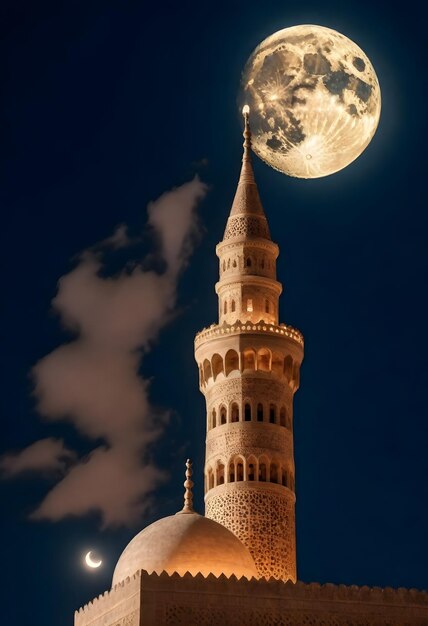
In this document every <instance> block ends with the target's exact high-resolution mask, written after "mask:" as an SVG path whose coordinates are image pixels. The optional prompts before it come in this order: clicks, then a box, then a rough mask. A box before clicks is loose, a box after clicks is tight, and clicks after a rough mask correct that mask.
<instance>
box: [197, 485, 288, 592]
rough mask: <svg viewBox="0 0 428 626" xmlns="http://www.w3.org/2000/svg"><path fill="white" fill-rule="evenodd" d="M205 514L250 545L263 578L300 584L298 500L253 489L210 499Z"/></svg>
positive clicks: (249, 547) (214, 496) (230, 492)
mask: <svg viewBox="0 0 428 626" xmlns="http://www.w3.org/2000/svg"><path fill="white" fill-rule="evenodd" d="M205 515H206V516H207V517H209V518H211V519H213V520H215V521H216V522H219V523H220V524H223V526H226V528H228V529H229V530H231V531H232V532H233V533H234V534H235V535H236V536H237V537H238V539H240V540H241V541H242V543H243V544H244V545H246V546H247V548H248V549H249V551H250V552H251V554H252V556H253V559H254V562H255V564H256V567H257V571H258V572H259V574H260V575H261V576H264V577H266V578H269V577H271V576H273V577H274V578H278V579H281V580H288V579H291V580H292V581H293V582H295V581H296V536H295V516H294V499H293V496H292V495H290V496H288V495H285V494H284V496H283V495H279V494H269V493H262V492H260V491H255V490H252V489H248V490H244V489H242V490H239V491H238V490H236V491H229V492H228V493H225V494H219V495H213V496H212V497H211V498H209V499H207V502H206V506H205Z"/></svg>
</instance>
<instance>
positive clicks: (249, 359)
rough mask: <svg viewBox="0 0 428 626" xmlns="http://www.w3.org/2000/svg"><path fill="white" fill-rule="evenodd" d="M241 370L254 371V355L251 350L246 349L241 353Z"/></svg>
mask: <svg viewBox="0 0 428 626" xmlns="http://www.w3.org/2000/svg"><path fill="white" fill-rule="evenodd" d="M243 360H244V363H243V370H244V371H245V370H252V371H254V370H255V369H256V354H255V352H254V350H251V349H247V350H244V353H243Z"/></svg>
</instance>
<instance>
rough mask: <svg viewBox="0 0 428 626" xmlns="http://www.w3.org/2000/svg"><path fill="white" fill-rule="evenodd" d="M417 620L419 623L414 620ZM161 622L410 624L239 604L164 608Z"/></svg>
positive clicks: (177, 625)
mask: <svg viewBox="0 0 428 626" xmlns="http://www.w3.org/2000/svg"><path fill="white" fill-rule="evenodd" d="M418 623H419V622H418ZM165 624H171V625H174V626H218V625H219V624H221V625H222V626H368V624H370V626H410V624H411V622H410V621H407V622H403V621H402V620H401V619H397V620H395V619H391V617H383V616H382V615H374V614H373V613H370V614H368V613H364V612H363V613H362V614H359V615H346V613H345V614H344V613H342V614H337V613H333V612H331V613H328V612H324V611H323V612H322V613H320V614H318V615H317V614H316V613H314V612H312V611H311V612H308V611H304V610H303V611H287V612H286V613H285V612H279V611H277V610H275V609H268V608H266V609H251V608H249V607H245V606H243V605H242V604H240V605H239V609H238V608H236V609H233V610H231V609H229V610H227V609H222V608H220V607H218V606H205V607H200V606H183V605H173V604H171V605H167V606H166V607H165Z"/></svg>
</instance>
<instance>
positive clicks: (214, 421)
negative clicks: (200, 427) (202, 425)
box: [211, 409, 217, 428]
mask: <svg viewBox="0 0 428 626" xmlns="http://www.w3.org/2000/svg"><path fill="white" fill-rule="evenodd" d="M216 417H217V415H216V412H215V409H213V411H212V413H211V428H215V427H216Z"/></svg>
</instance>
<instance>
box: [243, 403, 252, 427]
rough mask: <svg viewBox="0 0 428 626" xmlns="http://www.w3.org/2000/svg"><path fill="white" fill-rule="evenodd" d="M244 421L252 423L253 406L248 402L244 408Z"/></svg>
mask: <svg viewBox="0 0 428 626" xmlns="http://www.w3.org/2000/svg"><path fill="white" fill-rule="evenodd" d="M244 420H245V421H246V422H251V405H250V404H248V402H247V403H246V405H245V408H244Z"/></svg>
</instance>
